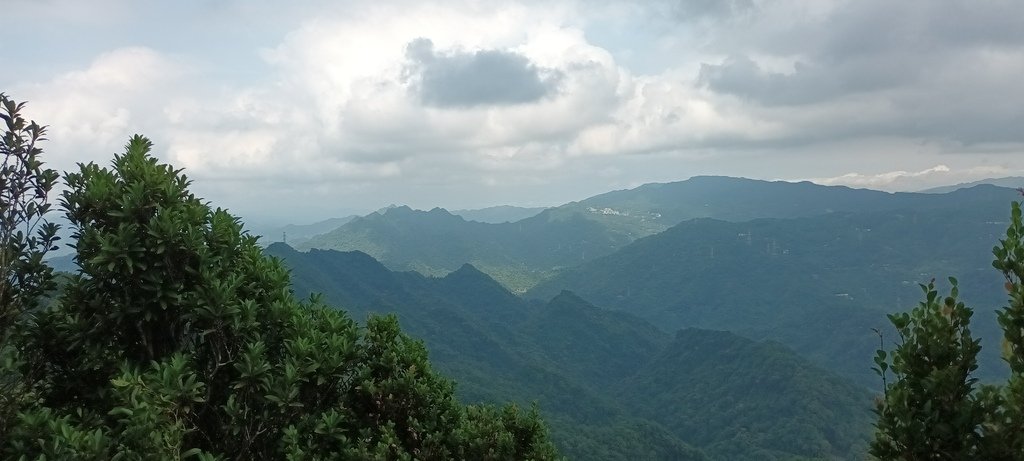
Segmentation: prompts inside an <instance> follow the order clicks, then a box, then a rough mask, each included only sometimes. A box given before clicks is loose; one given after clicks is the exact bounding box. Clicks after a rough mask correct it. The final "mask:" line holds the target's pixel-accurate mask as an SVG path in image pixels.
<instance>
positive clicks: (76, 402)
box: [0, 136, 555, 459]
mask: <svg viewBox="0 0 1024 461" xmlns="http://www.w3.org/2000/svg"><path fill="white" fill-rule="evenodd" d="M150 147H151V144H150V142H149V141H148V140H147V139H145V138H143V137H141V136H136V137H134V138H132V139H131V140H130V142H129V143H128V145H127V146H126V153H125V154H123V155H118V156H116V157H115V159H114V162H113V167H112V168H110V169H107V168H100V167H98V166H96V165H94V164H89V165H82V166H81V167H80V169H79V171H78V172H77V173H73V174H69V175H67V182H68V190H67V192H65V193H64V195H63V204H64V206H65V208H66V210H67V215H68V218H69V220H70V221H71V222H72V224H73V226H74V227H75V229H76V231H75V237H76V238H77V242H76V250H77V256H76V260H77V263H78V265H79V266H80V267H81V271H80V273H79V274H77V275H75V276H74V277H73V278H72V280H71V281H70V282H69V283H68V285H67V286H66V287H65V289H64V291H63V294H62V295H61V297H60V298H59V299H58V301H57V302H56V303H55V304H54V305H53V306H52V307H51V308H48V309H46V310H45V311H42V312H40V313H39V314H38V315H37V317H36V318H35V320H34V321H33V322H31V323H28V324H26V325H25V326H24V331H22V332H21V333H20V334H19V335H18V342H17V347H18V348H19V349H20V350H22V351H23V352H24V360H22V361H21V362H20V365H21V371H22V372H23V373H24V375H25V376H29V377H31V379H32V385H31V387H30V388H29V389H27V390H25V392H24V394H25V395H26V396H27V400H28V401H29V404H28V405H26V406H25V407H24V408H23V409H22V412H21V413H20V415H19V416H18V417H17V419H16V420H15V421H14V422H13V426H14V427H13V429H12V431H11V433H10V436H9V437H7V438H5V439H4V440H2V441H0V450H2V453H5V456H15V457H16V456H25V457H27V458H28V459H34V458H36V457H39V458H45V459H110V458H122V459H179V458H187V457H191V456H197V457H199V458H200V459H215V458H216V459H221V458H227V457H231V458H235V459H412V458H417V459H459V458H463V459H549V458H553V457H555V452H554V449H553V447H552V445H551V444H550V442H548V440H547V433H546V429H545V427H544V425H543V424H542V423H541V422H540V420H539V419H538V416H537V414H536V412H535V411H534V412H530V413H525V414H523V413H520V412H519V411H518V410H516V408H515V407H513V406H509V407H505V408H504V409H501V410H498V409H494V408H490V407H469V408H467V407H463V406H462V405H460V404H459V403H458V402H457V401H456V400H455V398H454V394H453V392H454V386H453V384H452V383H451V382H450V381H448V380H447V379H445V378H443V377H441V376H440V375H438V374H437V373H435V372H434V371H433V370H432V367H431V366H430V363H429V362H428V361H427V354H426V349H425V348H424V347H423V345H422V344H421V343H420V342H418V341H415V340H412V339H410V338H409V337H407V336H405V335H404V334H403V333H402V332H401V331H400V330H399V327H398V323H397V320H396V319H395V318H394V317H370V318H369V320H368V321H367V323H366V325H365V327H360V326H358V325H356V324H355V322H353V321H352V320H351V319H350V318H349V317H348V316H347V315H346V314H345V313H343V312H341V311H338V310H335V309H331V308H327V307H326V306H324V305H322V304H321V303H320V302H319V301H317V300H316V299H311V300H310V301H309V302H305V303H300V302H298V301H297V300H296V299H295V298H294V297H293V295H292V293H291V291H290V288H289V287H290V283H289V278H288V273H287V271H286V270H285V268H284V267H283V266H282V265H281V264H280V262H279V261H277V260H275V259H272V258H267V257H265V256H264V255H263V254H262V252H261V249H260V248H259V246H258V245H257V244H256V239H255V237H252V236H250V235H248V234H247V233H245V232H244V231H243V230H242V225H241V223H240V222H239V221H238V219H236V218H234V217H232V216H231V215H230V214H228V213H227V212H226V211H224V210H220V209H217V210H212V209H210V207H209V206H208V205H206V204H205V203H203V202H202V201H201V200H200V199H199V198H197V197H195V196H194V195H192V194H191V193H190V192H189V191H188V185H189V181H188V180H187V179H186V178H185V177H184V176H183V175H181V174H180V172H179V171H176V170H174V169H173V168H171V167H170V166H168V165H163V164H160V163H158V161H157V160H156V159H155V158H154V157H153V156H151V155H150V154H149V150H150Z"/></svg>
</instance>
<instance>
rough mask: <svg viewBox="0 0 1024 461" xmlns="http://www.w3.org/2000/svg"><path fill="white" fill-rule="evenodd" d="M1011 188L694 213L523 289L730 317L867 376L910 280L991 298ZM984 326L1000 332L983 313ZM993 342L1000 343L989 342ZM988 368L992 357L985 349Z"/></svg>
mask: <svg viewBox="0 0 1024 461" xmlns="http://www.w3.org/2000/svg"><path fill="white" fill-rule="evenodd" d="M1012 198H1013V191H1011V190H1009V189H1002V188H996V187H992V186H980V187H977V188H974V189H968V190H962V191H958V192H956V193H953V194H949V195H948V196H947V197H946V200H947V201H948V202H951V204H950V205H948V206H947V207H944V208H939V207H934V208H920V209H907V210H895V211H874V212H863V213H831V214H828V215H820V216H814V217H805V218H795V219H761V220H754V221H750V222H745V223H732V222H725V221H719V220H712V219H698V220H692V221H687V222H684V223H681V224H679V225H677V226H675V227H673V228H671V229H669V230H667V231H665V232H663V233H661V234H658V235H654V236H651V237H647V238H645V239H641V240H639V241H637V242H635V243H633V244H631V245H629V246H628V247H626V248H623V249H622V250H620V251H618V252H616V253H614V254H612V255H609V256H606V257H603V258H600V259H598V260H595V261H592V262H589V263H587V264H584V265H582V266H580V267H578V268H575V269H573V270H568V271H564V272H563V273H562V274H560V275H559V276H557V277H555V278H554V279H552V280H549V281H546V282H544V283H542V284H541V285H539V286H537V287H536V288H534V289H533V290H531V291H530V293H529V294H528V295H529V296H531V297H534V298H538V299H546V298H547V297H550V296H552V295H553V294H555V293H557V292H559V291H561V290H563V289H567V290H572V291H573V292H576V293H578V294H579V295H580V296H582V297H583V298H585V299H588V300H593V301H594V302H595V303H596V304H598V305H600V306H601V307H606V308H610V309H617V310H624V311H627V312H630V313H633V314H635V315H638V316H640V317H643V318H645V319H647V320H649V321H651V322H652V323H654V324H656V325H659V326H661V327H663V328H664V329H666V330H667V331H671V330H673V329H677V328H685V327H697V328H710V329H727V330H730V331H736V332H739V333H741V334H743V335H745V336H749V337H754V338H770V339H774V340H777V341H780V342H782V343H784V344H786V345H788V346H790V347H793V348H795V349H796V350H797V351H800V352H802V353H804V354H806V355H808V356H809V357H811V358H813V359H814V360H815V361H816V362H817V363H819V364H821V365H823V366H827V367H829V368H831V369H834V370H837V371H841V372H843V373H845V374H847V375H848V376H852V377H855V378H856V379H858V380H859V381H860V382H862V383H864V384H866V385H868V384H871V383H873V382H874V381H875V377H874V376H873V375H872V374H871V373H870V372H868V371H867V370H865V369H864V368H863V367H862V366H861V365H860V360H862V357H865V356H869V355H870V354H871V353H872V351H873V350H874V349H875V348H876V347H877V344H878V340H877V337H876V336H875V334H874V333H873V332H872V331H871V329H872V328H882V327H884V326H886V324H887V322H885V317H884V315H882V313H883V312H890V311H893V310H899V309H902V308H906V307H907V306H910V305H912V304H913V303H914V302H915V301H916V299H917V297H918V296H919V289H918V287H917V284H918V283H919V282H927V281H928V280H929V279H931V278H939V279H943V278H944V277H945V276H947V275H949V274H956V275H957V276H958V277H959V278H960V279H961V284H962V286H964V287H965V288H964V292H965V293H969V294H970V295H971V296H972V298H969V299H967V301H968V302H969V303H972V304H973V305H976V306H978V308H979V309H978V310H979V312H980V313H983V314H986V313H988V312H991V311H992V310H993V309H995V307H996V306H998V305H999V303H1001V302H1002V299H1000V297H999V296H1000V295H999V293H1000V291H999V287H1000V286H1001V283H1002V282H1001V281H1000V280H1001V278H1000V276H999V274H997V273H996V272H995V271H994V270H992V269H991V264H990V263H991V261H990V259H991V258H990V257H989V256H987V255H988V254H989V249H990V248H991V246H992V244H993V242H996V241H997V240H998V237H999V236H1000V235H1001V234H1002V232H1003V231H1004V229H1005V223H1004V222H1003V220H1005V216H1004V215H1005V211H1004V210H1005V209H1006V207H1007V206H1008V204H1009V202H1010V200H1011V199H1012ZM977 322H978V325H977V328H978V331H979V335H980V336H982V337H990V338H996V337H998V334H997V331H998V329H997V328H996V327H995V322H994V318H993V316H991V315H979V316H978V318H977ZM988 349H989V350H990V351H994V350H998V348H988ZM982 361H983V368H985V370H984V371H986V372H987V376H997V375H999V373H1001V371H1000V370H1001V369H1002V368H1001V367H1000V365H999V362H1000V361H999V358H998V357H997V356H996V355H995V354H994V353H992V354H990V355H989V356H987V357H985V358H983V360H982Z"/></svg>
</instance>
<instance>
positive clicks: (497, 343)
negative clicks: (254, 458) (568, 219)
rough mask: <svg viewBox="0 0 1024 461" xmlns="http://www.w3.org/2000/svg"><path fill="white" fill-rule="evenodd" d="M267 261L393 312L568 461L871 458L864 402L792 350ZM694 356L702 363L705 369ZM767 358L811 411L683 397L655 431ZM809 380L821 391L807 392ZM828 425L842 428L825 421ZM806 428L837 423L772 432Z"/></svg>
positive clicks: (471, 278) (354, 265)
mask: <svg viewBox="0 0 1024 461" xmlns="http://www.w3.org/2000/svg"><path fill="white" fill-rule="evenodd" d="M440 219H449V218H440ZM267 253H268V254H270V255H272V256H276V257H280V258H282V259H283V260H284V262H285V264H286V265H288V266H289V267H290V269H291V273H292V283H293V287H294V289H295V291H296V293H297V294H298V295H300V296H302V295H306V294H308V293H310V292H322V293H323V294H324V296H325V297H326V300H327V301H328V302H330V303H331V304H333V305H336V306H339V307H341V308H343V309H346V310H348V311H349V312H350V313H351V314H352V315H353V317H354V318H357V319H358V318H361V317H363V316H365V315H366V314H368V313H370V312H378V313H386V312H394V313H396V314H397V315H398V316H399V319H400V322H401V323H402V326H403V330H404V331H408V332H409V333H410V334H412V335H413V336H415V337H418V338H422V339H423V340H424V342H425V344H426V346H427V347H428V350H429V351H430V354H431V363H433V364H434V365H435V366H436V367H437V368H438V369H440V370H441V371H443V372H444V373H446V374H447V375H448V376H453V377H454V378H455V379H456V380H457V382H458V383H459V388H458V391H459V394H460V395H461V396H462V398H463V399H464V400H466V401H469V402H474V401H494V400H508V399H513V400H518V401H520V402H524V403H528V402H529V401H531V400H537V401H538V402H539V403H540V408H541V410H542V411H543V412H544V413H545V415H544V416H545V419H546V420H547V421H549V423H550V424H551V426H552V428H553V429H552V430H553V435H554V438H555V440H556V441H557V443H559V446H560V447H561V448H562V450H563V452H564V453H566V454H567V455H569V456H570V457H572V458H573V459H588V460H590V459H594V460H600V459H609V460H610V459H695V460H696V459H705V455H707V456H708V457H709V458H710V459H722V460H725V459H730V460H731V459H737V460H744V459H750V460H754V459H793V458H795V457H805V458H830V459H860V458H862V457H863V455H864V447H865V446H866V445H865V444H866V440H867V438H868V436H869V434H870V412H869V411H868V408H869V405H870V403H869V402H870V396H869V395H868V393H867V392H866V391H865V390H864V389H863V388H861V387H858V386H855V385H853V384H850V383H848V382H845V381H843V380H842V379H840V378H838V377H836V376H835V375H832V374H830V373H828V372H825V371H823V370H821V369H819V368H818V367H816V366H814V365H811V364H810V363H808V362H807V361H806V360H804V359H802V358H800V357H799V356H797V355H795V354H793V353H792V352H791V351H789V350H788V349H786V348H784V347H781V346H778V345H770V344H766V343H758V342H756V341H751V340H747V339H745V338H739V337H737V336H735V335H732V334H730V333H725V332H703V331H699V330H688V331H685V332H681V333H679V334H677V335H676V337H675V339H673V337H672V336H671V335H669V334H667V333H665V332H663V331H661V330H660V329H659V328H656V327H654V326H653V325H651V324H649V323H647V322H645V321H643V320H640V319H638V318H636V317H634V316H632V315H629V314H627V313H623V312H614V311H607V310H603V309H599V308H597V307H594V306H593V305H592V304H590V303H588V302H586V301H585V300H583V299H581V298H580V297H578V296H576V295H574V294H572V293H569V292H560V293H558V294H556V295H555V296H553V297H552V298H551V299H550V300H548V301H546V302H541V301H537V302H530V301H526V300H524V299H522V298H519V297H517V296H515V295H513V294H512V293H510V292H509V291H508V290H506V289H505V288H504V287H502V286H501V285H500V284H498V283H496V282H495V281H494V280H493V279H491V278H490V277H488V276H487V275H486V274H484V273H482V272H480V271H479V270H477V269H476V268H474V267H473V266H471V265H463V266H461V267H460V268H459V269H458V270H456V271H454V272H452V273H450V274H448V275H446V276H445V277H440V278H434V277H425V276H423V275H420V274H418V273H415V272H394V271H390V270H388V269H386V268H385V267H384V266H383V265H381V264H380V263H378V262H376V261H375V260H374V259H373V258H371V257H369V256H368V255H366V254H363V253H360V252H346V253H343V252H337V251H329V250H328V251H324V250H312V251H309V252H305V253H303V252H298V251H295V250H293V249H291V248H290V247H287V246H285V245H281V244H275V245H271V246H270V247H268V248H267ZM705 336H707V337H705ZM680 341H682V342H683V344H691V343H693V344H705V343H708V344H709V346H708V347H706V348H705V349H703V350H704V352H701V353H700V354H696V355H691V356H690V357H689V358H688V359H687V360H690V361H696V362H688V361H672V360H669V359H668V358H667V357H668V356H667V355H666V354H668V355H675V353H674V352H672V350H674V349H673V348H674V347H679V346H673V344H676V343H679V342H680ZM709 341H710V342H709ZM715 341H718V342H717V343H716V342H715ZM722 344H729V346H727V347H725V348H724V349H723V350H721V351H719V352H720V353H728V351H732V350H742V351H744V352H743V353H744V354H745V355H748V356H750V357H751V360H752V361H756V362H758V363H760V364H761V365H758V366H756V367H754V366H752V364H751V362H744V361H742V360H740V361H737V360H735V359H734V358H729V357H728V356H725V355H720V354H719V352H716V348H718V347H720V345H722ZM686 347H688V348H689V347H690V346H686ZM700 360H703V361H704V362H705V363H704V364H703V365H700V366H698V365H697V362H699V361H700ZM719 360H721V361H722V362H719ZM716 363H718V364H719V365H720V366H722V367H725V368H719V367H716V366H715V365H714V364H716ZM765 363H785V364H788V365H787V366H788V367H790V368H789V369H787V370H781V371H779V373H783V374H785V375H789V374H791V373H794V371H796V370H797V369H798V370H800V371H796V374H794V375H793V376H805V377H804V378H800V379H799V380H792V379H790V378H782V379H778V380H775V381H773V382H775V383H776V385H775V386H774V387H773V388H772V389H773V395H772V397H771V398H772V399H776V400H777V399H780V398H781V397H782V396H791V398H794V399H804V400H806V402H807V404H806V405H801V406H795V407H794V408H792V409H790V410H789V411H788V412H786V413H782V414H780V413H776V412H774V410H772V409H771V408H772V407H771V404H770V403H769V402H764V401H762V399H761V398H760V397H755V398H750V397H739V396H735V395H732V396H730V395H724V397H725V398H727V399H735V398H739V399H750V400H748V404H749V405H751V406H750V408H751V409H757V410H756V411H748V412H746V413H745V414H744V415H743V416H742V417H740V418H737V419H735V420H734V421H732V422H731V423H728V422H725V421H724V420H722V419H721V418H718V419H716V417H715V416H713V415H712V414H710V413H708V412H718V411H720V409H718V408H715V407H714V406H713V405H709V404H698V403H697V401H695V400H685V399H683V400H679V404H685V406H684V407H681V406H679V405H676V406H675V407H674V410H673V411H676V412H678V414H677V415H675V416H674V418H676V419H675V420H672V421H669V420H665V422H666V423H671V424H665V423H661V422H659V421H658V419H659V418H658V417H657V415H656V414H655V412H652V409H653V408H656V407H657V406H658V405H660V403H658V402H659V400H658V399H662V398H671V399H673V400H674V399H676V398H677V397H678V396H677V395H676V394H681V395H691V396H692V395H701V394H703V393H708V392H718V393H719V395H723V394H722V392H721V391H714V390H709V389H708V387H709V386H710V387H711V388H717V389H731V390H729V391H725V394H730V393H731V392H735V389H741V388H743V387H744V386H757V385H759V384H758V383H759V382H760V380H761V379H763V378H765V377H767V376H764V375H763V373H764V371H765V370H764V368H763V367H764V364H765ZM695 370H699V372H698V371H695ZM723 370H728V372H723ZM666 377H674V378H669V379H672V381H673V382H674V383H676V384H675V385H674V386H673V387H671V388H666V389H665V390H664V392H668V394H666V393H664V392H662V391H661V390H659V388H658V386H659V385H658V384H657V383H659V382H660V381H659V380H662V379H665V378H666ZM811 377H813V378H811ZM819 378H821V379H819ZM772 379H776V378H774V377H773V378H772ZM812 384H814V385H815V387H814V388H813V391H812V389H811V388H808V387H807V386H809V385H812ZM707 395H711V394H707ZM783 401H784V400H783ZM705 403H706V402H705ZM762 409H763V410H762ZM822 409H827V413H822V412H821V411H824V410H822ZM779 418H781V419H779ZM830 418H836V420H835V421H834V422H829V419H830ZM682 421H686V424H683V423H682ZM702 421H714V422H715V424H716V425H718V426H714V430H715V431H716V436H715V437H704V436H701V437H698V436H696V435H695V434H694V433H692V432H691V431H690V430H689V429H687V428H689V427H693V426H695V425H700V424H701V422H702ZM807 424H811V425H817V424H822V425H823V426H822V427H825V428H830V427H833V426H832V425H833V424H835V425H836V426H835V427H834V429H835V430H833V431H831V432H829V433H828V434H825V433H824V432H812V433H799V434H798V433H794V432H792V431H787V430H776V428H792V427H801V425H807ZM707 429H708V430H710V426H709V428H707ZM697 440H700V441H699V442H697ZM777 445H783V446H785V445H789V446H791V447H792V448H790V449H778V447H777Z"/></svg>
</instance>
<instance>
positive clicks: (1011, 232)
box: [990, 190, 1024, 460]
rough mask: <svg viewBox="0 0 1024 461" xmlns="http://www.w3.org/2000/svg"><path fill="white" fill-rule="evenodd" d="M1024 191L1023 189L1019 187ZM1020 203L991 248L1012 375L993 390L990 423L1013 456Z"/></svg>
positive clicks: (1021, 328) (1020, 421)
mask: <svg viewBox="0 0 1024 461" xmlns="http://www.w3.org/2000/svg"><path fill="white" fill-rule="evenodd" d="M1019 192H1021V194H1022V195H1024V190H1019ZM1020 206H1021V204H1020V202H1014V203H1013V205H1012V209H1011V211H1010V226H1009V228H1007V230H1006V238H1005V239H1001V240H1000V241H999V243H1000V245H999V246H996V247H995V248H993V249H992V253H993V254H995V257H996V258H995V260H994V261H992V266H993V267H995V268H996V269H997V270H999V271H1000V272H1002V274H1003V276H1004V277H1005V278H1006V285H1005V286H1006V291H1007V292H1008V293H1009V300H1008V301H1007V305H1006V306H1005V307H1003V309H1001V310H1000V311H999V325H1000V326H1001V327H1003V344H1002V346H1003V351H1002V352H1003V359H1005V360H1006V362H1007V363H1008V364H1009V365H1010V379H1009V381H1008V382H1007V384H1006V387H1005V388H1003V389H1002V390H1001V391H999V392H998V393H996V392H993V393H992V395H994V398H995V399H997V400H995V403H996V404H997V405H998V407H997V408H996V409H995V410H997V411H993V412H992V413H993V415H994V416H993V418H992V421H991V423H990V427H991V428H992V431H993V432H994V434H995V437H994V438H995V439H996V440H998V443H997V446H999V447H1001V448H1003V449H1004V450H1005V452H1006V453H1008V454H1009V456H1010V457H1012V458H1013V459H1016V460H1024V283H1022V281H1024V223H1022V219H1021V208H1020Z"/></svg>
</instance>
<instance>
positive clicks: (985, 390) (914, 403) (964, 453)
mask: <svg viewBox="0 0 1024 461" xmlns="http://www.w3.org/2000/svg"><path fill="white" fill-rule="evenodd" d="M992 252H993V254H994V255H995V260H994V261H993V262H992V265H993V266H994V267H995V268H996V269H998V270H999V271H1000V272H1001V273H1002V274H1003V276H1004V277H1005V278H1006V284H1005V287H1006V290H1007V291H1008V292H1009V295H1010V299H1009V302H1008V305H1007V306H1006V307H1004V308H1003V309H1002V310H1001V311H999V312H998V319H999V325H1000V326H1001V327H1002V328H1003V334H1004V339H1003V343H1002V353H1003V359H1004V360H1005V361H1006V362H1007V363H1008V364H1009V367H1010V377H1009V381H1008V382H1007V383H1006V385H1004V386H996V385H988V386H981V388H980V389H976V388H975V383H976V381H977V379H976V378H974V377H973V372H974V371H975V369H976V368H977V365H976V361H975V357H976V355H977V353H978V351H979V350H980V349H981V346H980V345H979V343H978V341H977V340H974V339H972V338H971V334H970V329H969V328H968V325H969V323H970V319H971V316H972V314H973V310H972V309H970V308H968V307H965V306H964V304H963V303H961V302H959V301H958V300H957V295H958V294H959V293H958V287H957V282H956V279H953V278H950V282H951V283H952V285H953V287H952V290H951V293H950V296H948V297H945V298H941V297H939V296H938V294H937V292H936V291H935V287H934V285H933V284H929V285H928V286H926V287H923V288H924V290H925V301H924V302H922V303H921V304H920V305H919V306H918V307H917V308H915V309H914V310H913V311H912V312H910V313H909V314H907V313H903V314H893V315H890V316H889V319H890V320H891V321H892V323H893V325H894V326H895V327H896V330H897V332H898V333H899V335H900V344H898V345H897V348H896V350H895V351H893V352H892V354H891V356H890V355H889V353H887V352H886V351H884V350H879V351H878V352H877V355H876V357H875V364H876V368H875V371H876V372H877V373H879V374H880V375H881V376H882V379H883V382H885V381H886V377H887V372H888V371H890V370H891V371H892V372H893V373H894V374H895V378H896V380H895V381H894V382H893V383H886V385H885V394H884V396H883V398H882V399H880V400H879V401H878V403H877V408H876V413H877V414H878V421H877V423H876V425H875V427H876V434H875V436H876V437H875V440H874V441H873V443H872V445H871V453H872V454H873V455H874V456H876V457H878V458H879V459H883V460H919V459H921V460H923V459H928V460H944V459H948V460H960V459H986V460H1015V461H1019V460H1024V286H1022V283H1021V280H1022V275H1024V264H1022V262H1024V226H1022V223H1021V209H1020V203H1019V202H1013V203H1012V205H1011V213H1010V225H1009V228H1008V229H1007V231H1006V238H1005V239H1000V245H999V246H996V247H995V248H993V250H992Z"/></svg>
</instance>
